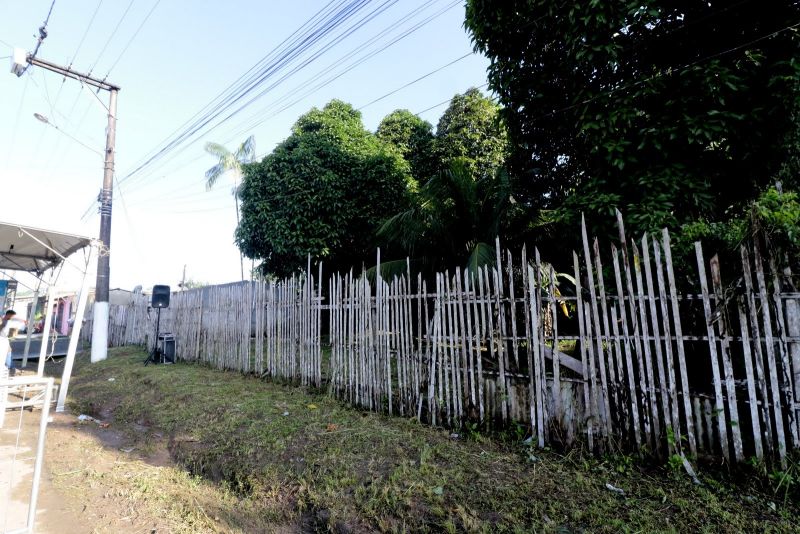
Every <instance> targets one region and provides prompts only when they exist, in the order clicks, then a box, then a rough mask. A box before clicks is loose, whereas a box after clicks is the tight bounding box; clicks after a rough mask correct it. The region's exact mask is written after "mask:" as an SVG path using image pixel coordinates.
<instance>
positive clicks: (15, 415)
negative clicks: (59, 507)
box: [0, 366, 54, 534]
mask: <svg viewBox="0 0 800 534" xmlns="http://www.w3.org/2000/svg"><path fill="white" fill-rule="evenodd" d="M3 367H4V366H3ZM0 372H2V370H0ZM3 374H7V373H3ZM53 382H54V380H53V378H40V377H36V376H33V377H25V376H21V377H13V378H7V377H0V411H1V412H2V416H5V425H4V426H3V427H0V511H2V512H3V513H2V514H0V520H1V521H2V522H1V523H0V529H1V530H0V532H3V533H4V534H31V533H33V531H34V524H35V520H36V503H37V500H38V497H39V481H40V478H41V474H42V463H43V460H44V445H45V438H46V433H47V423H48V421H49V419H50V404H51V403H52V401H53ZM28 406H31V407H39V408H41V411H40V414H39V421H38V432H37V431H35V430H34V429H35V426H36V424H37V421H36V420H35V418H34V417H32V416H31V412H29V411H27V410H25V409H24V407H28ZM26 415H27V419H28V420H27V421H26ZM34 436H35V443H36V444H35V448H34V447H33V443H32V442H33V441H34ZM31 453H33V456H31ZM28 484H30V492H29V493H27V492H26V488H27V486H28ZM20 488H21V489H20Z"/></svg>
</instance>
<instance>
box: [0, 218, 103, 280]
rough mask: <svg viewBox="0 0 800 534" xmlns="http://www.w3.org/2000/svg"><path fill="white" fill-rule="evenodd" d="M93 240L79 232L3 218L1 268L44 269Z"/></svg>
mask: <svg viewBox="0 0 800 534" xmlns="http://www.w3.org/2000/svg"><path fill="white" fill-rule="evenodd" d="M91 241H92V240H91V239H90V238H88V237H83V236H79V235H73V234H65V233H62V232H55V231H52V230H42V229H40V228H32V227H30V226H24V225H21V224H13V223H4V222H0V269H9V270H14V271H28V272H33V273H42V272H44V271H46V270H47V269H49V268H51V267H55V266H57V265H58V264H59V263H61V262H62V261H63V260H64V258H67V257H68V256H69V255H71V254H73V253H75V252H77V251H78V250H80V249H82V248H84V247H86V246H88V245H89V244H90V243H91Z"/></svg>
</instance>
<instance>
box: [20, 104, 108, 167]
mask: <svg viewBox="0 0 800 534" xmlns="http://www.w3.org/2000/svg"><path fill="white" fill-rule="evenodd" d="M33 116H34V117H36V120H37V121H39V122H43V123H45V124H46V125H48V126H52V127H53V128H55V129H56V130H58V131H59V132H61V133H62V134H64V135H66V136H67V137H69V138H70V139H72V140H73V141H75V142H76V143H78V144H79V145H81V146H82V147H84V148H88V149H89V150H91V151H92V152H94V153H95V154H97V155H98V156H100V157H103V153H102V152H100V151H99V150H97V149H94V148H92V147H90V146H89V145H87V144H86V143H84V142H83V141H81V140H80V139H77V138H76V137H74V136H72V135H70V134H69V133H67V132H65V131H64V130H62V129H61V128H59V127H58V125H56V124H54V123H52V122H50V119H48V118H47V117H45V116H44V115H42V114H41V113H34V114H33Z"/></svg>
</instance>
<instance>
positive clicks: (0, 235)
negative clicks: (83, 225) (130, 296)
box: [0, 222, 98, 412]
mask: <svg viewBox="0 0 800 534" xmlns="http://www.w3.org/2000/svg"><path fill="white" fill-rule="evenodd" d="M97 245H98V242H97V241H96V240H94V239H90V238H88V237H83V236H78V235H73V234H65V233H63V232H56V231H52V230H42V229H40V228H32V227H29V226H23V225H19V224H13V223H4V222H0V271H2V272H3V274H6V275H8V271H15V272H26V273H30V274H31V275H33V276H35V277H36V278H37V279H38V280H39V282H40V285H41V284H44V285H45V286H46V288H47V295H48V298H47V308H46V309H45V310H46V313H45V314H44V316H45V321H44V327H43V331H42V339H43V340H47V339H48V336H49V335H50V329H51V326H52V325H51V322H52V313H51V311H52V309H53V304H54V302H55V298H56V284H57V282H58V275H59V273H60V272H61V268H63V266H69V267H70V268H74V269H77V270H78V272H79V273H80V274H81V275H82V283H81V290H80V295H79V297H78V306H77V309H76V312H75V322H74V326H73V328H72V332H71V333H70V340H69V348H68V349H67V356H66V360H65V362H64V371H63V373H62V376H61V385H60V387H59V392H58V402H57V404H56V411H58V412H61V411H63V410H64V403H65V401H66V397H67V388H68V387H69V380H70V376H71V375H72V366H73V364H74V362H75V352H76V351H77V349H78V340H79V339H80V333H81V326H82V324H83V315H84V312H85V311H86V302H87V299H88V295H89V280H90V277H89V269H90V266H91V265H92V264H93V259H94V257H95V254H96V253H97V250H98V246H97ZM87 247H88V253H87V254H85V255H84V257H83V258H81V259H80V260H77V261H76V260H75V259H73V258H70V256H71V255H73V254H74V253H75V252H78V251H79V250H83V249H86V248H87ZM48 271H49V275H48V276H47V277H46V278H45V275H46V274H47V273H48ZM38 298H39V288H38V287H37V289H36V290H35V293H34V303H35V302H36V301H37V300H38ZM35 308H36V306H35V305H34V306H32V307H31V313H30V314H29V317H28V324H29V325H30V324H31V323H32V320H33V312H34V310H35ZM29 341H30V335H29V336H28V339H27V340H26V344H25V356H24V359H23V362H24V363H27V356H28V347H29ZM0 356H2V360H3V362H4V361H5V356H6V355H5V354H3V355H0ZM46 356H47V343H45V342H44V341H43V342H42V343H41V347H40V352H39V362H38V368H37V375H38V376H39V377H40V378H41V377H42V376H43V375H44V363H45V359H46ZM0 368H2V369H5V366H4V365H2V363H0ZM4 401H5V399H4V398H0V402H4Z"/></svg>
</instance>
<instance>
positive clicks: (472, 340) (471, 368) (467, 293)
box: [463, 269, 481, 419]
mask: <svg viewBox="0 0 800 534" xmlns="http://www.w3.org/2000/svg"><path fill="white" fill-rule="evenodd" d="M463 276H464V302H465V304H466V309H465V316H466V327H467V330H466V342H467V344H466V351H467V352H466V354H467V368H468V372H469V399H470V405H469V409H468V410H467V415H468V416H470V418H472V419H476V417H475V415H474V410H477V404H478V399H477V383H476V380H475V378H476V377H475V367H476V364H475V359H476V358H480V356H481V351H480V345H479V344H478V343H477V337H478V336H477V335H473V330H472V317H473V308H472V307H471V306H470V300H472V301H473V302H474V301H475V294H474V292H473V291H472V290H471V288H470V278H471V277H470V274H469V269H464V275H463ZM476 330H477V325H476Z"/></svg>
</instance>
